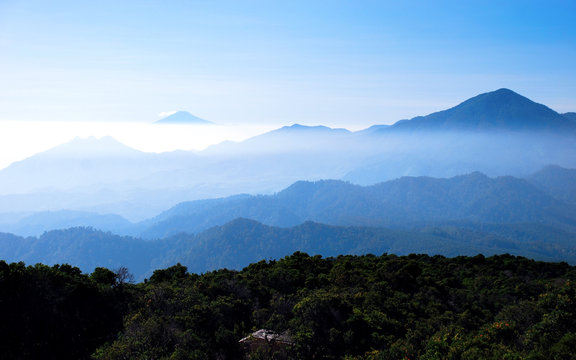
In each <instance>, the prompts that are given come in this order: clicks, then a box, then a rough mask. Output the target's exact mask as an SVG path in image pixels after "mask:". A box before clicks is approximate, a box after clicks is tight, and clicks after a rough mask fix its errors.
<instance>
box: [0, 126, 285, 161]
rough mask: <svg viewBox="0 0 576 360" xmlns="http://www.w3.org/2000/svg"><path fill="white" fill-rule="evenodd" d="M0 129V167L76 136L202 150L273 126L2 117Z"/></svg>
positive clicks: (145, 148) (150, 149) (139, 145)
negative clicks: (68, 120)
mask: <svg viewBox="0 0 576 360" xmlns="http://www.w3.org/2000/svg"><path fill="white" fill-rule="evenodd" d="M1 124H2V125H1V126H2V129H3V131H2V132H0V168H4V167H6V166H8V165H9V164H10V163H12V162H14V161H19V160H23V159H24V158H26V157H29V156H31V155H34V154H36V153H39V152H42V151H45V150H48V149H50V148H52V147H54V146H57V145H60V144H63V143H65V142H68V141H70V140H72V139H74V138H76V137H80V138H86V137H91V136H93V137H97V138H100V137H104V136H112V137H113V138H115V139H116V140H118V141H120V142H121V143H123V144H125V145H127V146H129V147H132V148H134V149H137V150H141V151H145V152H166V151H174V150H202V149H204V148H206V147H207V146H209V145H213V144H218V143H220V142H223V141H242V140H245V139H246V138H249V137H252V136H256V135H259V134H261V133H264V132H267V131H270V130H272V129H273V128H274V125H271V124H268V125H266V124H264V125H262V124H247V125H228V126H224V125H155V124H140V123H128V122H121V123H111V122H51V121H28V122H22V121H5V122H2V123H1Z"/></svg>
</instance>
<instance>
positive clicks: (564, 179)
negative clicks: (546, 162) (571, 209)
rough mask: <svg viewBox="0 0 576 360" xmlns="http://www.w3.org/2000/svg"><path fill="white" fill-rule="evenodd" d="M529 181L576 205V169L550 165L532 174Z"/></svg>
mask: <svg viewBox="0 0 576 360" xmlns="http://www.w3.org/2000/svg"><path fill="white" fill-rule="evenodd" d="M527 180H528V181H530V182H531V183H533V184H534V185H536V186H538V187H540V188H542V189H543V190H544V191H546V192H547V193H549V194H551V195H552V196H554V197H555V198H557V199H560V200H562V201H564V202H566V203H568V204H572V205H576V169H565V168H563V167H560V166H556V165H550V166H546V167H545V168H544V169H542V170H540V171H538V172H536V173H535V174H532V175H531V176H529V177H528V178H527Z"/></svg>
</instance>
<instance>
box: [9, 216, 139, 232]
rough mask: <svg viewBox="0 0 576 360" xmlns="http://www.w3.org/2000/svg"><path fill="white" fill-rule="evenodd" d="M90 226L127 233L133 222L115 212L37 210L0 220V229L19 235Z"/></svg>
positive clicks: (130, 230) (132, 226)
mask: <svg viewBox="0 0 576 360" xmlns="http://www.w3.org/2000/svg"><path fill="white" fill-rule="evenodd" d="M72 227H90V228H95V229H99V230H102V231H111V232H113V233H115V234H122V235H123V234H129V233H131V232H132V229H133V228H134V224H132V223H131V222H129V221H128V220H126V219H124V218H123V217H121V216H119V215H115V214H97V213H91V212H85V211H70V210H61V211H45V212H38V213H34V214H31V215H28V216H25V217H23V218H20V219H17V220H16V221H11V222H6V221H4V222H0V231H1V232H9V233H12V234H16V235H21V236H39V235H41V234H42V233H44V232H46V231H50V230H56V229H68V228H72Z"/></svg>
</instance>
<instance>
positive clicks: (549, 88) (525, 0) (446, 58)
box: [0, 0, 576, 127]
mask: <svg viewBox="0 0 576 360" xmlns="http://www.w3.org/2000/svg"><path fill="white" fill-rule="evenodd" d="M574 64H576V1H573V0H570V1H569V0H566V1H555V0H548V1H530V0H522V1H505V0H499V1H490V0H483V1H475V0H467V1H463V0H459V1H424V0H422V1H415V0H404V1H361V0H358V1H339V0H331V1H312V0H308V1H300V0H291V1H270V0H267V1H243V0H230V1H219V0H202V1H201V0H188V1H171V0H164V1H146V0H139V1H130V0H124V1H117V0H116V1H108V0H102V1H77V0H76V1H57V0H56V1H46V0H42V1H38V0H28V1H23V0H22V1H20V0H0V120H22V121H24V120H35V121H56V120H58V121H61V120H64V121H74V122H80V121H111V122H120V121H130V122H146V123H148V122H152V121H155V120H157V119H158V114H159V113H161V112H166V111H172V110H187V111H190V112H191V113H193V114H195V115H197V116H200V117H202V118H205V119H208V120H211V121H214V122H217V123H221V124H233V125H237V124H244V123H266V124H278V125H286V124H292V123H296V122H297V123H304V124H310V125H314V124H325V125H331V126H347V127H361V126H364V125H369V124H385V123H392V122H394V121H396V120H399V119H403V118H410V117H413V116H417V115H425V114H428V113H430V112H433V111H438V110H442V109H445V108H448V107H451V106H454V105H456V104H457V103H459V102H461V101H463V100H465V99H467V98H469V97H472V96H474V95H477V94H479V93H482V92H487V91H492V90H496V89H498V88H502V87H507V88H510V89H513V90H515V91H517V92H519V93H520V94H522V95H525V96H528V97H529V98H531V99H533V100H535V101H537V102H540V103H544V104H546V105H548V106H550V107H552V108H553V109H555V110H557V111H560V112H566V111H576V66H575V65H574Z"/></svg>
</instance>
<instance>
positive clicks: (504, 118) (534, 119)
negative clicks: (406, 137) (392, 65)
mask: <svg viewBox="0 0 576 360" xmlns="http://www.w3.org/2000/svg"><path fill="white" fill-rule="evenodd" d="M385 130H386V131H423V130H426V131H494V130H506V131H552V132H557V131H576V124H575V123H573V122H572V121H569V120H568V119H567V118H566V117H565V116H562V115H560V114H559V113H557V112H556V111H554V110H552V109H550V108H548V107H546V106H545V105H542V104H538V103H535V102H534V101H532V100H530V99H528V98H526V97H524V96H522V95H519V94H517V93H515V92H514V91H512V90H509V89H499V90H496V91H493V92H488V93H485V94H480V95H478V96H475V97H473V98H471V99H468V100H466V101H464V102H463V103H461V104H459V105H457V106H455V107H453V108H450V109H448V110H444V111H440V112H436V113H433V114H430V115H427V116H419V117H415V118H413V119H411V120H402V121H399V122H397V123H395V124H394V125H393V126H391V127H390V128H389V129H385Z"/></svg>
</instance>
